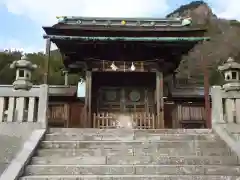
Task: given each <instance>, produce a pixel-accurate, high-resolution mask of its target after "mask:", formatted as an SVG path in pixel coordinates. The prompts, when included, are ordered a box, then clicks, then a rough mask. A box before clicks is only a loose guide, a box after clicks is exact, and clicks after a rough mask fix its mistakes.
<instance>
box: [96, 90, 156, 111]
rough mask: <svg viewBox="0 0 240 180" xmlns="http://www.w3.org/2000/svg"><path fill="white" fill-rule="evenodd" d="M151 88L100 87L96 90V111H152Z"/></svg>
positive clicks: (152, 96)
mask: <svg viewBox="0 0 240 180" xmlns="http://www.w3.org/2000/svg"><path fill="white" fill-rule="evenodd" d="M153 98H154V95H153V90H151V89H146V88H144V87H102V88H101V89H100V90H99V92H98V100H97V101H98V102H97V111H98V112H119V113H132V112H153V107H154V104H153V103H154V100H153Z"/></svg>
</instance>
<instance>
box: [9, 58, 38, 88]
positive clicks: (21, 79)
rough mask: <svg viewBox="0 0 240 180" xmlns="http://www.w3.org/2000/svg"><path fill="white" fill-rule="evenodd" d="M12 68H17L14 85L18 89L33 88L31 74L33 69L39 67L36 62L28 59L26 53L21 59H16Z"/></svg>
mask: <svg viewBox="0 0 240 180" xmlns="http://www.w3.org/2000/svg"><path fill="white" fill-rule="evenodd" d="M10 68H12V69H16V78H15V81H14V82H13V87H14V89H16V90H29V89H31V88H32V83H31V76H32V71H33V70H34V69H36V68H37V65H36V64H32V63H31V62H30V61H28V58H27V57H26V56H25V55H24V56H22V57H21V59H20V60H17V61H14V62H13V63H12V64H11V65H10Z"/></svg>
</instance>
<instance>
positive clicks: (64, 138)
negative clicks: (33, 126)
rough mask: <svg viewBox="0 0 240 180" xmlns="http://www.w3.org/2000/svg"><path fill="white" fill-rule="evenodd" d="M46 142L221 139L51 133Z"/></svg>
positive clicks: (187, 135) (189, 135)
mask: <svg viewBox="0 0 240 180" xmlns="http://www.w3.org/2000/svg"><path fill="white" fill-rule="evenodd" d="M45 140H47V141H51V140H54V141H59V140H61V141H69V140H77V141H94V140H95V141H96V140H108V141H110V140H112V141H115V140H142V141H145V140H152V141H153V140H156V141H159V140H186V141H191V140H208V141H216V140H220V138H219V137H218V136H216V135H214V134H148V133H135V134H133V135H125V136H123V135H121V136H118V135H113V134H111V135H101V134H93V135H88V134H81V133H80V134H77V133H50V134H46V135H45Z"/></svg>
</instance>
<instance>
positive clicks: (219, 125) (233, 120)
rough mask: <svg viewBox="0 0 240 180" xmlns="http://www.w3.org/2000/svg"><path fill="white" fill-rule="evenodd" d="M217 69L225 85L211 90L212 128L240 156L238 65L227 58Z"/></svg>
mask: <svg viewBox="0 0 240 180" xmlns="http://www.w3.org/2000/svg"><path fill="white" fill-rule="evenodd" d="M218 69H219V71H220V72H222V74H223V76H224V80H225V83H224V84H223V85H222V86H213V87H212V88H211V99H212V128H213V129H214V130H215V132H217V133H218V134H219V136H220V137H221V138H222V139H223V140H225V141H226V143H227V144H228V145H229V146H230V147H231V148H232V150H234V151H235V152H236V153H237V154H238V156H240V148H239V147H240V143H239V142H240V141H239V140H240V138H239V137H240V64H239V63H237V62H235V61H234V60H233V59H232V58H229V59H228V60H227V62H226V63H224V64H223V65H222V66H219V68H218Z"/></svg>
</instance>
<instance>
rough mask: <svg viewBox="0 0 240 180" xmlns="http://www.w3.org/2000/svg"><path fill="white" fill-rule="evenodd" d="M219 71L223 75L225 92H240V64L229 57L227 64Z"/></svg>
mask: <svg viewBox="0 0 240 180" xmlns="http://www.w3.org/2000/svg"><path fill="white" fill-rule="evenodd" d="M218 70H219V71H220V72H221V73H222V74H223V76H224V81H225V84H224V85H223V88H224V90H225V91H236V90H240V64H239V63H237V62H236V61H235V60H234V59H233V58H231V57H229V58H228V60H227V62H226V63H224V64H223V65H222V66H219V67H218Z"/></svg>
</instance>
